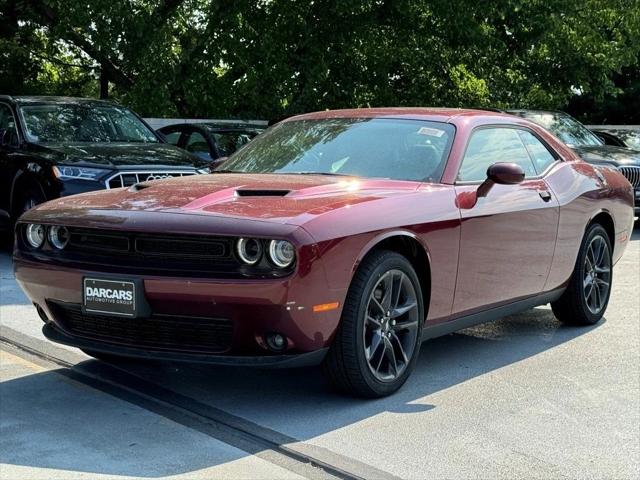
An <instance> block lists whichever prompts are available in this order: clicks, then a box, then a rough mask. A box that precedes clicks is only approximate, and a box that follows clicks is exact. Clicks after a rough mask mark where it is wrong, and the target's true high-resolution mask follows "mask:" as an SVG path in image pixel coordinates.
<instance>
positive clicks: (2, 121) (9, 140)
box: [0, 103, 18, 145]
mask: <svg viewBox="0 0 640 480" xmlns="http://www.w3.org/2000/svg"><path fill="white" fill-rule="evenodd" d="M0 144H2V145H17V144H18V132H17V131H16V122H15V120H14V118H13V113H12V112H11V108H10V107H9V105H7V104H4V103H0Z"/></svg>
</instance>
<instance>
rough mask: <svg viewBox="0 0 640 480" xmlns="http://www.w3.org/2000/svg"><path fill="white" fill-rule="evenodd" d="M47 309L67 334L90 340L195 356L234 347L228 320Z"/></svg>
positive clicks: (57, 306) (62, 306)
mask: <svg viewBox="0 0 640 480" xmlns="http://www.w3.org/2000/svg"><path fill="white" fill-rule="evenodd" d="M48 305H49V308H50V309H51V312H52V313H53V315H54V317H55V319H56V320H57V321H58V322H59V323H60V325H61V326H62V328H63V329H64V330H66V331H67V332H68V333H70V334H72V335H75V336H78V337H83V338H87V339H91V340H97V341H103V342H110V343H117V344H120V345H128V346H132V347H138V348H143V349H150V350H169V351H179V352H193V353H222V352H225V351H227V350H228V349H229V348H230V346H231V340H232V335H233V324H232V322H231V320H228V319H220V318H204V317H189V316H176V315H158V314H153V315H152V316H151V317H149V318H137V319H132V318H127V317H122V318H121V317H115V316H110V315H98V314H85V313H82V309H81V308H80V306H79V305H74V304H62V303H58V302H48Z"/></svg>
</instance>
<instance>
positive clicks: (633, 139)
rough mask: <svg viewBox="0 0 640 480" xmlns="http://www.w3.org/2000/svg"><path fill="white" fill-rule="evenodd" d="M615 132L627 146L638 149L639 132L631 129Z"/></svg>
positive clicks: (639, 148)
mask: <svg viewBox="0 0 640 480" xmlns="http://www.w3.org/2000/svg"><path fill="white" fill-rule="evenodd" d="M615 134H616V135H617V136H618V137H620V138H621V139H622V141H623V142H624V144H625V145H626V146H627V147H629V148H633V149H635V150H640V132H636V131H633V130H618V131H617V132H616V133H615Z"/></svg>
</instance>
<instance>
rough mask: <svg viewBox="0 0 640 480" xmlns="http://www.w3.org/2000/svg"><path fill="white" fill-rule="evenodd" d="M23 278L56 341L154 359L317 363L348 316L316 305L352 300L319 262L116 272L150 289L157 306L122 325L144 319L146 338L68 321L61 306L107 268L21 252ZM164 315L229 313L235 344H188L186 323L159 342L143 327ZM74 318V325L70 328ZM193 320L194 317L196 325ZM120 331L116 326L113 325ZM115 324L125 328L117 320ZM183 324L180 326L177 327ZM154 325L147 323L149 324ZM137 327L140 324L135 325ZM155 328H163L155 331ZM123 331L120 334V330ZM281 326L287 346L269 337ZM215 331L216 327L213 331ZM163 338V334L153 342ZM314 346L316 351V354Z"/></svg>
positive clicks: (18, 265) (75, 302) (78, 297)
mask: <svg viewBox="0 0 640 480" xmlns="http://www.w3.org/2000/svg"><path fill="white" fill-rule="evenodd" d="M14 270H15V275H16V280H17V281H18V283H19V284H20V286H21V287H22V289H23V290H24V291H25V293H26V294H27V296H28V297H29V298H30V299H31V301H32V302H33V303H34V304H35V305H36V307H37V308H39V309H40V311H41V316H43V317H45V319H46V321H47V324H46V325H45V329H44V333H45V335H46V336H47V337H48V338H50V339H51V340H53V341H56V342H60V343H63V344H67V345H73V346H77V347H79V348H86V349H90V350H96V351H105V352H110V353H114V354H119V355H125V356H132V357H146V358H163V359H167V360H182V361H194V362H206V363H216V364H235V365H259V366H276V365H280V366H294V365H298V364H301V365H306V364H311V363H314V362H316V361H319V360H318V359H320V360H321V359H322V357H323V356H324V353H323V352H326V349H327V348H328V347H329V345H330V343H331V340H332V338H333V335H334V333H335V330H336V328H337V326H338V323H339V319H340V309H335V310H331V311H322V312H314V311H313V305H317V304H323V303H331V302H336V301H338V302H339V304H340V306H342V304H343V302H344V297H345V296H346V291H342V290H339V291H338V290H331V289H329V288H328V286H327V281H326V276H325V274H324V270H323V268H322V267H321V266H320V265H319V264H318V265H317V268H311V269H310V270H309V271H306V272H304V275H302V276H300V275H299V274H294V275H292V276H291V277H287V278H284V279H266V280H258V279H254V280H247V279H237V280H236V279H234V280H232V279H225V280H219V279H218V280H216V279H211V278H182V277H165V276H136V275H130V274H126V275H125V274H122V275H120V274H118V275H116V274H114V273H109V274H108V277H114V276H117V277H118V278H119V279H122V280H130V281H132V280H136V281H140V282H142V285H143V291H144V296H145V297H146V301H147V302H148V304H149V306H150V308H151V316H149V317H148V318H144V319H130V318H126V319H122V318H121V317H120V321H121V322H123V323H120V326H124V328H128V327H129V325H127V324H126V323H124V322H125V321H126V322H133V323H135V322H138V321H139V323H140V324H142V323H144V324H145V328H144V329H138V332H137V334H138V337H136V338H138V339H139V340H136V339H135V338H134V339H133V340H132V338H133V337H131V336H128V337H127V336H124V335H117V336H114V337H113V338H111V337H109V336H105V335H104V334H98V335H94V334H93V333H92V332H94V331H95V330H93V331H91V332H89V333H87V332H88V330H78V329H74V328H75V327H76V326H77V325H78V323H77V322H78V321H82V319H81V318H80V320H78V318H76V319H75V320H74V322H75V324H73V325H72V323H71V322H69V321H67V320H68V319H67V318H63V317H62V315H63V314H64V315H66V313H64V312H63V313H60V312H61V311H60V309H59V306H60V305H66V306H69V307H73V308H76V309H78V308H79V307H80V305H81V303H82V281H83V278H84V277H85V276H88V277H98V278H99V277H103V276H105V273H104V272H95V271H86V270H80V269H75V268H70V267H63V266H60V265H57V264H53V265H52V264H48V263H45V262H39V261H35V260H32V259H30V258H27V257H24V256H21V254H20V253H19V252H16V254H15V255H14ZM156 315H157V317H158V318H159V320H160V321H161V322H162V321H166V319H167V318H177V319H185V318H186V319H192V318H197V319H198V321H201V320H202V319H205V321H206V320H207V319H211V320H212V321H219V320H220V319H224V320H225V321H227V322H228V323H229V324H230V325H231V329H232V330H231V333H230V339H229V342H228V344H227V345H224V347H223V348H219V347H220V346H219V345H217V346H216V348H215V349H211V350H206V351H205V350H203V349H202V348H191V347H192V345H191V346H190V345H184V346H183V345H182V344H181V343H180V342H181V341H182V340H181V338H180V337H182V331H181V330H180V329H181V328H182V325H180V326H178V327H176V325H175V324H174V325H173V327H172V328H173V330H171V331H170V332H169V333H167V332H166V331H165V332H164V333H163V335H164V337H163V340H164V339H166V340H168V341H170V342H173V343H171V344H166V345H164V344H157V343H156V344H154V343H152V342H151V341H149V339H147V338H140V337H139V334H140V332H142V334H143V335H144V334H145V333H144V332H147V333H148V332H149V331H150V330H149V328H150V327H151V328H154V323H153V321H154V316H156ZM92 322H93V323H92V324H91V328H94V327H95V326H96V325H98V326H99V325H100V322H104V319H102V318H95V319H92ZM70 325H72V326H74V328H69V326H70ZM190 325H192V324H190ZM109 328H110V330H109V332H114V327H113V326H111V327H109ZM115 328H119V327H118V326H117V325H116V327H115ZM176 328H177V329H176ZM145 329H146V330H145ZM134 330H135V329H134ZM153 332H154V333H155V331H153ZM116 333H120V332H118V331H117V330H116ZM272 333H279V334H281V335H283V336H284V337H285V338H286V340H287V348H286V349H285V350H283V351H281V352H274V351H273V350H270V349H269V347H268V345H267V342H266V341H265V337H266V335H268V334H272ZM207 335H211V330H209V331H208V332H207ZM193 338H198V332H196V333H195V334H193V333H192V334H191V337H190V340H191V339H193ZM156 341H157V337H156V338H154V339H153V342H156ZM312 353H313V355H311V354H312Z"/></svg>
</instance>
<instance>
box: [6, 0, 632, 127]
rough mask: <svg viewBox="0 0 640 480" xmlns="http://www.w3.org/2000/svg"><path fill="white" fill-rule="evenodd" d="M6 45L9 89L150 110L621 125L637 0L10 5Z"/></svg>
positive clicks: (68, 0) (100, 0)
mask: <svg viewBox="0 0 640 480" xmlns="http://www.w3.org/2000/svg"><path fill="white" fill-rule="evenodd" d="M0 52H1V53H0V55H2V57H1V59H2V60H1V61H0V89H1V90H2V91H3V92H8V93H44V94H53V93H55V94H69V95H99V94H102V96H106V95H109V96H110V97H113V98H115V99H117V100H119V101H121V102H123V103H125V104H127V105H130V106H131V107H133V108H134V109H135V110H137V111H138V112H140V113H141V114H143V115H154V116H160V115H179V116H188V117H212V116H216V117H251V118H277V117H279V116H282V115H288V114H291V113H298V112H302V111H310V110H320V109H325V108H344V107H363V106H380V105H431V106H440V105H448V106H479V107H483V106H497V107H532V108H565V107H566V106H567V105H570V106H571V108H572V109H573V110H574V111H577V112H578V113H581V112H583V111H585V110H586V109H590V110H591V111H593V112H600V113H598V115H600V116H603V115H604V116H606V115H608V113H607V109H608V108H613V109H614V110H615V118H616V119H617V120H618V121H624V120H625V118H624V117H625V116H629V115H633V114H635V115H636V117H635V118H637V115H638V113H637V112H638V108H636V109H635V111H630V110H629V111H627V110H625V109H624V108H618V107H623V106H624V104H622V103H620V99H624V97H625V95H627V92H628V90H627V89H629V88H630V89H631V90H632V91H635V92H636V93H635V95H636V99H637V93H638V89H639V88H640V87H639V85H638V84H639V82H640V80H639V77H640V75H639V74H638V72H639V71H640V0H500V1H493V2H478V1H470V0H458V1H456V2H452V1H450V0H448V1H445V0H429V1H427V0H359V1H356V0H254V1H249V0H84V1H78V0H0ZM634 89H635V90H634ZM615 105H617V107H615V108H614V106H615ZM609 116H611V114H609Z"/></svg>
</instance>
